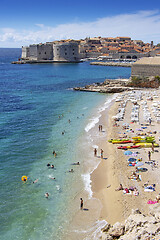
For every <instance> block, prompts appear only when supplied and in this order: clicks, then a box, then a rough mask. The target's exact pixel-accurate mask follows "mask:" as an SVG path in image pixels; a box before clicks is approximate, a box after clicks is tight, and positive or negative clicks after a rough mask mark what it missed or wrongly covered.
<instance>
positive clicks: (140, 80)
mask: <svg viewBox="0 0 160 240" xmlns="http://www.w3.org/2000/svg"><path fill="white" fill-rule="evenodd" d="M128 86H129V87H139V88H158V87H159V86H160V76H153V77H137V76H132V77H131V80H130V81H129V83H128Z"/></svg>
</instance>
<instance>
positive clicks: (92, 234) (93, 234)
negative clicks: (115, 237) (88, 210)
mask: <svg viewBox="0 0 160 240" xmlns="http://www.w3.org/2000/svg"><path fill="white" fill-rule="evenodd" d="M106 224H107V221H105V220H101V221H99V220H98V221H96V222H95V223H94V225H93V226H92V227H91V228H89V229H87V230H74V231H73V232H76V233H86V234H87V233H88V236H87V237H85V238H84V240H97V239H99V238H100V237H101V236H102V231H101V229H102V228H103V227H104V226H105V225H106Z"/></svg>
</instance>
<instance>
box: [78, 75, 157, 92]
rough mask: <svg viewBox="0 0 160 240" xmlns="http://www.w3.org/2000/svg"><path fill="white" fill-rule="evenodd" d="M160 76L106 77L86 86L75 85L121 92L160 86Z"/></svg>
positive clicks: (103, 90)
mask: <svg viewBox="0 0 160 240" xmlns="http://www.w3.org/2000/svg"><path fill="white" fill-rule="evenodd" d="M159 86H160V77H159V76H156V77H149V78H138V77H133V78H130V79H106V80H105V81H104V82H103V83H93V84H91V85H86V86H85V87H75V88H74V90H76V91H87V92H99V93H119V92H123V91H130V90H136V89H142V88H158V87H159Z"/></svg>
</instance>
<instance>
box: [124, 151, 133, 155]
mask: <svg viewBox="0 0 160 240" xmlns="http://www.w3.org/2000/svg"><path fill="white" fill-rule="evenodd" d="M124 155H132V152H131V151H129V150H127V151H125V152H124Z"/></svg>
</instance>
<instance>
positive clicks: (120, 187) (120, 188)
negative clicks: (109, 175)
mask: <svg viewBox="0 0 160 240" xmlns="http://www.w3.org/2000/svg"><path fill="white" fill-rule="evenodd" d="M123 189H124V188H123V186H122V184H121V183H120V185H119V188H117V189H115V191H120V190H123Z"/></svg>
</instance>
